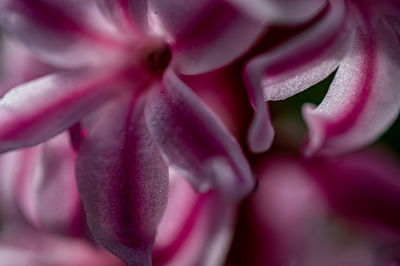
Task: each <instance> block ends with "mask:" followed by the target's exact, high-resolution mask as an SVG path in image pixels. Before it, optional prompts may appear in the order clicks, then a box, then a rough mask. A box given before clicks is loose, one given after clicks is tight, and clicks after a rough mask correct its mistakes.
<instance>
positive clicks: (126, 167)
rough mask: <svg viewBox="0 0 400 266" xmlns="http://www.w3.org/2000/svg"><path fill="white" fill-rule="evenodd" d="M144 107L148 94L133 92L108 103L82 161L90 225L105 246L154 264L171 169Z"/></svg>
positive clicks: (81, 185)
mask: <svg viewBox="0 0 400 266" xmlns="http://www.w3.org/2000/svg"><path fill="white" fill-rule="evenodd" d="M134 105H135V106H134ZM143 106H144V102H143V98H141V99H138V100H136V99H135V98H134V97H132V94H129V95H122V96H121V98H119V100H118V101H115V102H113V103H111V104H110V105H109V106H107V108H105V110H103V113H102V117H101V118H100V119H99V120H98V121H97V123H96V124H95V125H94V127H93V128H92V129H91V130H90V132H89V133H88V136H87V138H86V139H85V140H84V141H83V143H82V146H81V148H80V151H79V155H78V161H77V179H78V188H79V192H80V195H81V198H82V201H83V205H84V208H85V211H86V216H87V221H88V224H89V227H90V229H91V231H92V233H93V234H94V237H95V239H96V241H97V242H98V243H99V244H101V245H102V246H103V247H105V248H106V249H108V250H109V251H110V252H112V253H114V254H115V255H117V256H118V257H120V258H121V259H123V260H124V261H125V262H126V263H127V264H128V265H150V264H151V248H152V245H153V241H154V238H155V234H156V229H157V225H158V223H159V221H160V219H161V215H162V213H163V211H164V208H165V206H166V203H167V193H168V168H167V166H166V165H165V163H164V161H163V160H162V158H161V156H160V155H159V153H158V150H157V148H156V147H155V145H154V144H153V142H152V140H151V138H150V135H149V133H148V130H147V127H146V125H145V122H144V116H143V108H144V107H143Z"/></svg>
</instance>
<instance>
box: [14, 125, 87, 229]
mask: <svg viewBox="0 0 400 266" xmlns="http://www.w3.org/2000/svg"><path fill="white" fill-rule="evenodd" d="M23 152H24V151H23ZM25 152H27V153H29V152H30V153H32V152H36V154H35V155H36V156H35V155H34V154H32V155H26V156H25V160H23V161H22V162H21V164H24V165H23V166H22V169H24V168H25V171H24V172H23V173H24V175H23V174H21V175H18V176H17V185H16V187H15V189H14V192H15V194H14V197H15V198H16V201H17V203H18V206H19V209H20V210H21V211H22V213H23V214H24V216H25V218H26V219H27V221H28V222H29V223H30V225H32V227H35V228H37V229H41V230H46V231H47V232H55V233H64V234H68V235H76V234H79V233H81V229H82V228H81V227H80V225H81V223H82V221H81V219H82V213H81V204H80V199H79V195H78V190H77V186H76V181H75V157H76V156H75V152H74V151H73V150H72V147H71V145H70V141H69V136H68V134H67V133H64V134H61V135H59V136H57V137H55V138H53V139H51V140H49V141H48V142H46V143H45V144H42V145H40V146H39V147H37V148H36V147H35V148H32V151H25Z"/></svg>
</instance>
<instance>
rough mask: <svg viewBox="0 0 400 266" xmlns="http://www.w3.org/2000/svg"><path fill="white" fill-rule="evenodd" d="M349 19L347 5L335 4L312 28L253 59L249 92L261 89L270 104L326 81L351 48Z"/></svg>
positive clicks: (248, 75)
mask: <svg viewBox="0 0 400 266" xmlns="http://www.w3.org/2000/svg"><path fill="white" fill-rule="evenodd" d="M347 18H348V16H347V10H346V5H345V3H343V1H342V0H339V1H334V2H333V3H332V4H331V5H329V6H328V7H327V9H326V10H325V11H324V13H323V14H322V18H320V19H319V20H318V21H317V22H316V23H315V24H314V25H313V26H311V27H310V28H309V29H306V30H305V31H304V32H303V33H301V34H299V35H298V36H296V37H294V38H293V39H292V40H289V41H287V42H286V43H283V44H282V45H280V46H278V47H277V48H275V49H274V50H272V51H268V52H266V53H265V54H263V55H260V56H257V57H255V58H253V59H252V60H250V61H249V62H248V63H247V65H246V68H245V70H244V75H245V79H246V80H247V83H248V85H249V87H250V89H252V90H256V89H258V88H259V87H262V89H263V90H264V98H265V100H267V101H271V100H283V99H286V98H288V97H291V96H293V95H295V94H297V93H299V92H301V91H303V90H305V89H307V88H309V87H311V86H312V85H314V84H316V83H318V82H319V81H321V80H323V79H324V78H326V77H327V76H328V75H329V74H331V73H332V72H333V71H334V70H335V69H336V68H337V67H338V65H339V63H340V60H341V59H342V58H343V57H344V56H345V54H346V52H347V51H348V49H349V46H350V43H351V34H350V30H349V24H348V23H347V21H348V20H347ZM253 87H255V88H253ZM253 102H254V100H253Z"/></svg>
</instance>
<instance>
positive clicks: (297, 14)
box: [230, 0, 327, 24]
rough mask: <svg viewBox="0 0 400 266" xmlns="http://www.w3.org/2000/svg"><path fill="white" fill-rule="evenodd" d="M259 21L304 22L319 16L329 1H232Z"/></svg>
mask: <svg viewBox="0 0 400 266" xmlns="http://www.w3.org/2000/svg"><path fill="white" fill-rule="evenodd" d="M230 1H231V2H233V3H235V4H236V5H238V6H239V7H240V8H241V9H242V10H244V11H247V12H248V13H249V14H250V15H252V16H253V17H255V18H257V19H258V20H259V21H262V22H268V23H279V24H295V23H301V22H304V21H306V20H308V19H310V18H312V17H313V16H315V15H317V14H318V13H319V12H320V11H321V10H322V9H323V8H324V7H325V6H326V5H327V0H298V1H293V0H230Z"/></svg>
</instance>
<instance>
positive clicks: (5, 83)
mask: <svg viewBox="0 0 400 266" xmlns="http://www.w3.org/2000/svg"><path fill="white" fill-rule="evenodd" d="M52 71H53V69H52V68H51V67H50V66H48V65H46V64H44V63H43V62H41V61H39V60H38V59H37V58H35V57H34V56H33V55H32V53H30V52H29V51H28V50H27V49H25V48H24V47H23V46H22V45H19V44H18V43H16V42H15V41H14V40H12V39H11V38H3V39H2V41H1V64H0V97H2V96H3V95H4V94H5V93H6V92H7V91H9V90H10V89H12V88H13V87H15V86H17V85H19V84H21V83H24V82H27V81H30V80H33V79H36V78H39V77H41V76H44V75H46V74H49V73H51V72H52Z"/></svg>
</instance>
